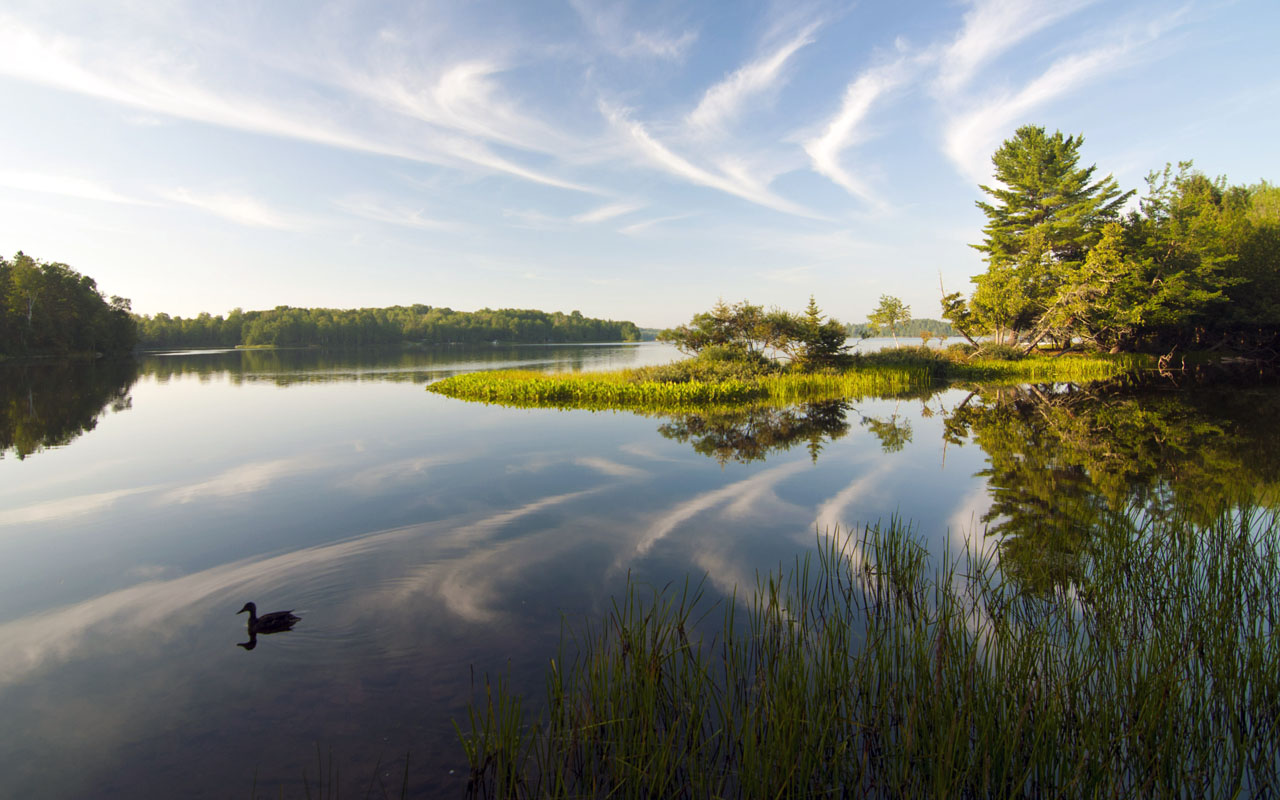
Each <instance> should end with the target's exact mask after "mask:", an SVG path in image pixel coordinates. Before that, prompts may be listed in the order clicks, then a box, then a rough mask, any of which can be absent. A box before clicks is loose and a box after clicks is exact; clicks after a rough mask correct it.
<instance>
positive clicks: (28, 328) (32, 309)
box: [0, 250, 137, 357]
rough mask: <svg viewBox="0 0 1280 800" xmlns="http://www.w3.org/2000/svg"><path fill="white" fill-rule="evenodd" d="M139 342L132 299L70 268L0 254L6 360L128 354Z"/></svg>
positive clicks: (0, 326) (0, 327)
mask: <svg viewBox="0 0 1280 800" xmlns="http://www.w3.org/2000/svg"><path fill="white" fill-rule="evenodd" d="M136 341H137V325H136V323H135V322H134V319H133V317H132V316H131V315H130V313H129V301H128V300H127V299H125V298H123V297H115V296H113V297H111V298H110V299H108V298H106V297H104V296H103V294H102V292H100V291H98V284H97V283H96V282H95V281H94V280H93V278H90V277H89V276H88V275H81V274H80V273H79V272H76V271H75V270H74V269H72V268H71V267H69V266H67V265H66V264H62V263H59V262H47V261H39V260H37V259H34V258H32V257H31V256H29V255H26V254H25V253H23V252H22V251H21V250H19V251H18V253H17V254H16V255H14V257H13V258H12V259H7V258H4V257H2V256H0V357H2V356H10V357H29V356H51V355H69V354H97V353H101V354H108V355H109V354H116V353H127V352H128V351H129V350H130V349H131V348H132V347H133V346H134V344H135V342H136Z"/></svg>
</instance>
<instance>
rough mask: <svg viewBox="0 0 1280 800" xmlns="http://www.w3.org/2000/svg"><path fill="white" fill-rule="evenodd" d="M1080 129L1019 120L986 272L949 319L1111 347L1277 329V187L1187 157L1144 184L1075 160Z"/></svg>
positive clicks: (1221, 342) (1016, 337) (1009, 338)
mask: <svg viewBox="0 0 1280 800" xmlns="http://www.w3.org/2000/svg"><path fill="white" fill-rule="evenodd" d="M1083 141H1084V139H1083V137H1081V136H1064V135H1063V134H1062V133H1061V132H1060V131H1059V132H1055V133H1054V134H1052V135H1048V134H1046V132H1045V129H1044V128H1042V127H1037V126H1034V125H1027V126H1024V127H1022V128H1019V129H1018V131H1017V132H1016V133H1015V135H1014V136H1013V138H1011V139H1009V140H1007V141H1005V142H1004V144H1003V145H1001V147H1000V148H999V149H998V150H997V151H996V152H995V154H994V155H993V156H992V164H993V165H994V167H995V177H996V179H997V180H998V181H999V184H997V185H996V186H994V187H992V186H985V185H984V186H981V187H980V188H981V189H982V191H983V192H984V193H986V194H987V195H988V198H989V199H988V200H987V201H979V202H978V204H977V205H978V207H979V208H980V209H981V210H982V212H983V214H984V215H985V216H986V218H987V222H986V225H985V226H984V228H983V233H984V238H983V240H982V242H981V243H979V244H976V245H973V247H975V248H976V249H977V250H979V251H980V252H982V253H983V255H984V257H985V260H986V262H987V270H986V272H984V273H982V274H980V275H977V276H975V277H974V278H973V283H974V290H973V293H972V294H971V295H970V296H969V297H965V296H964V295H963V294H962V293H959V292H956V293H952V294H946V293H945V289H944V290H943V291H944V296H943V317H944V318H945V319H946V320H947V321H949V322H950V323H951V324H952V325H954V326H955V327H956V329H957V330H959V331H960V332H961V333H962V334H963V335H965V336H967V337H969V338H970V339H971V340H972V339H974V338H976V337H979V336H989V337H992V338H993V339H994V340H995V342H996V343H998V344H1004V345H1008V346H1012V347H1017V348H1018V349H1020V350H1023V351H1025V352H1029V351H1030V350H1032V349H1034V348H1036V347H1037V346H1039V345H1041V344H1042V343H1050V344H1053V345H1055V346H1057V347H1060V348H1069V347H1072V346H1078V345H1085V346H1092V347H1097V348H1100V349H1104V350H1110V351H1132V350H1154V351H1160V352H1165V351H1171V350H1173V349H1175V348H1179V347H1181V348H1184V349H1186V348H1205V347H1209V348H1212V347H1220V346H1229V347H1234V348H1237V349H1241V350H1252V351H1265V350H1271V351H1272V353H1273V354H1274V353H1275V350H1276V347H1277V343H1278V340H1280V187H1277V186H1273V185H1271V184H1269V183H1267V182H1265V181H1263V182H1260V183H1256V184H1253V185H1248V186H1245V185H1228V183H1227V181H1226V179H1225V178H1222V177H1219V178H1217V179H1211V178H1209V177H1207V176H1206V175H1204V174H1203V173H1201V172H1199V171H1196V170H1194V169H1193V168H1192V163H1191V162H1189V161H1187V162H1182V163H1180V164H1178V165H1177V167H1174V166H1172V165H1166V166H1165V168H1164V169H1163V170H1162V171H1157V172H1152V173H1151V174H1150V175H1149V176H1148V178H1147V190H1146V194H1145V195H1144V196H1143V197H1141V198H1140V199H1139V200H1138V202H1137V205H1136V207H1135V208H1132V209H1131V210H1129V211H1127V212H1126V211H1125V209H1126V208H1127V207H1128V204H1129V201H1130V200H1131V198H1133V196H1134V192H1132V191H1127V192H1122V191H1121V190H1120V187H1119V185H1118V184H1117V182H1116V180H1115V178H1113V177H1112V176H1111V175H1108V176H1106V177H1105V178H1101V179H1095V177H1094V173H1095V172H1096V170H1097V167H1096V165H1094V166H1089V167H1082V166H1080V164H1079V157H1080V153H1079V151H1080V146H1081V144H1082V143H1083Z"/></svg>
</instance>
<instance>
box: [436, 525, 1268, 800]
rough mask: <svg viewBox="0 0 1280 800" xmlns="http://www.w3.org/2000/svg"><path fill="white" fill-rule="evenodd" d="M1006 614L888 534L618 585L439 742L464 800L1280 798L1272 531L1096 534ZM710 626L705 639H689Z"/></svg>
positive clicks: (967, 561) (976, 581)
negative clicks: (739, 566)
mask: <svg viewBox="0 0 1280 800" xmlns="http://www.w3.org/2000/svg"><path fill="white" fill-rule="evenodd" d="M1092 533H1093V536H1092V537H1091V538H1090V539H1089V542H1088V548H1087V553H1086V564H1085V568H1084V570H1083V571H1082V572H1081V574H1080V578H1079V580H1078V582H1077V583H1074V584H1073V585H1072V586H1071V587H1069V588H1064V589H1063V590H1062V591H1059V592H1056V593H1053V594H1050V595H1045V594H1043V593H1027V592H1025V591H1024V590H1023V589H1022V588H1021V587H1020V585H1019V584H1018V582H1016V581H1012V580H1008V579H1007V576H1005V575H1004V574H1003V573H1002V572H1001V567H1000V565H999V562H998V560H997V559H996V558H995V557H994V555H993V553H992V551H990V550H988V551H986V552H985V553H984V552H983V551H982V549H981V548H980V547H977V546H973V545H972V543H970V544H971V546H970V547H969V548H967V549H966V550H965V552H964V553H962V554H960V555H959V556H957V557H953V556H952V555H949V554H944V555H943V556H942V558H941V560H940V561H938V562H933V561H931V560H930V558H929V557H928V555H927V553H926V550H925V548H924V546H923V544H922V543H921V542H920V541H918V540H917V538H916V537H915V536H914V535H913V534H912V532H911V531H910V530H908V529H907V527H906V526H904V525H903V524H901V523H898V522H894V523H893V524H891V525H889V526H888V528H887V529H886V530H884V531H881V530H879V529H878V528H874V527H873V528H868V529H867V530H866V531H865V533H864V535H863V536H861V537H858V538H856V539H855V538H849V537H840V536H836V537H833V538H830V539H828V540H826V541H825V542H823V543H822V544H820V546H819V551H818V554H817V555H818V559H817V563H816V565H815V564H813V563H812V561H811V559H809V558H805V559H803V560H798V561H797V562H796V563H795V564H794V565H792V566H791V567H790V568H789V569H787V570H780V571H779V572H777V573H770V574H767V575H764V576H761V577H760V578H759V580H758V584H757V586H756V590H755V592H754V594H753V595H752V596H751V597H749V598H745V603H744V604H743V606H742V607H741V608H740V607H739V602H738V598H736V597H734V598H728V599H727V600H726V601H725V602H726V605H725V606H724V607H723V608H722V609H721V615H722V623H721V625H720V626H719V628H718V630H716V629H715V628H714V625H710V624H708V620H709V619H710V617H711V616H712V614H713V612H714V608H713V607H711V606H710V605H709V604H708V603H707V602H706V601H705V600H704V599H703V596H702V595H703V592H702V588H701V587H696V588H690V586H689V585H688V584H686V585H685V586H684V588H683V589H681V590H675V591H673V590H672V589H671V587H667V588H666V589H662V590H652V589H649V588H646V587H643V586H641V585H639V584H637V583H634V582H629V583H628V586H627V589H626V592H625V594H624V595H623V596H622V597H621V598H620V599H615V601H614V603H613V609H612V611H611V612H610V613H609V614H608V616H607V617H606V618H605V619H604V620H602V621H601V622H600V623H599V624H598V625H592V624H590V623H588V624H587V626H586V627H585V628H584V629H581V630H574V629H572V628H566V637H565V640H564V643H563V644H562V647H561V652H560V655H559V657H558V658H556V659H554V660H553V661H552V662H551V664H550V667H549V670H548V673H547V677H546V691H547V694H546V698H545V701H543V702H542V703H539V704H537V705H538V706H539V707H540V708H541V712H540V713H539V714H537V715H531V714H530V713H529V712H528V710H527V709H528V707H529V705H530V703H531V701H528V700H525V699H522V698H520V697H517V696H514V695H512V694H511V693H510V692H509V691H508V690H507V688H506V685H505V684H504V683H503V682H501V681H499V682H497V683H496V684H488V685H486V686H485V691H484V693H483V695H482V696H480V697H477V698H473V703H472V706H471V710H470V715H469V720H468V724H467V726H466V727H465V728H459V737H460V740H461V743H462V745H463V747H464V749H465V752H466V756H467V759H468V761H469V763H470V766H471V773H472V774H471V784H470V786H471V789H472V792H473V794H474V795H475V796H482V797H501V798H508V797H513V798H514V797H521V798H522V797H583V796H588V797H605V796H608V797H619V798H638V797H689V798H693V797H743V798H746V797H751V798H755V797H849V796H859V797H921V796H926V797H1023V796H1046V797H1048V796H1055V797H1058V796H1072V797H1094V796H1142V797H1238V796H1249V797H1253V796H1264V795H1265V794H1266V793H1268V792H1270V791H1272V790H1274V789H1275V788H1276V787H1277V786H1280V756H1278V755H1277V753H1278V752H1280V640H1278V639H1277V638H1276V625H1277V623H1278V622H1280V545H1278V542H1280V538H1278V537H1280V521H1278V520H1277V518H1276V516H1275V515H1274V514H1271V515H1259V514H1255V513H1251V512H1248V511H1236V512H1233V513H1224V514H1222V515H1221V516H1219V517H1218V518H1216V519H1215V520H1214V521H1213V522H1212V523H1211V524H1209V525H1207V526H1203V527H1197V526H1193V525H1190V524H1188V523H1186V522H1185V520H1181V519H1163V520H1155V519H1149V520H1147V521H1146V522H1145V523H1144V524H1142V525H1141V526H1137V525H1132V524H1125V523H1123V522H1121V521H1118V520H1113V522H1112V524H1111V525H1110V526H1109V527H1107V528H1105V529H1098V530H1095V531H1093V532H1092ZM707 628H711V629H712V630H713V631H714V634H713V635H710V636H707V635H706V632H707V631H706V629H707Z"/></svg>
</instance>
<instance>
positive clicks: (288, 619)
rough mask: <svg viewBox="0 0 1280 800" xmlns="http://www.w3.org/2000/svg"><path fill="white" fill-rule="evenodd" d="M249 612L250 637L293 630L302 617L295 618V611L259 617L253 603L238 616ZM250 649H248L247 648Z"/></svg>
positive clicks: (245, 606)
mask: <svg viewBox="0 0 1280 800" xmlns="http://www.w3.org/2000/svg"><path fill="white" fill-rule="evenodd" d="M246 611H248V612H249V635H250V636H251V637H252V636H255V635H256V634H259V633H279V632H281V631H287V630H291V629H292V628H293V626H294V624H295V623H297V622H298V620H300V619H302V618H301V617H297V616H294V614H293V609H289V610H288V611H272V612H271V613H270V614H263V615H262V616H258V607H257V606H256V605H254V604H253V603H245V604H244V608H242V609H240V610H239V611H237V612H236V613H237V614H243V613H244V612H246ZM246 649H248V648H246Z"/></svg>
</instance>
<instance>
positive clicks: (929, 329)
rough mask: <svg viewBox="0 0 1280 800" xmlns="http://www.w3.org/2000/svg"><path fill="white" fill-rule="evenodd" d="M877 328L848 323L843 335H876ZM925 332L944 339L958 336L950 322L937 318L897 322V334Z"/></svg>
mask: <svg viewBox="0 0 1280 800" xmlns="http://www.w3.org/2000/svg"><path fill="white" fill-rule="evenodd" d="M879 333H880V331H879V328H877V327H876V326H875V325H872V324H870V323H868V322H860V323H850V324H849V325H846V326H845V335H846V336H852V337H854V338H867V337H869V336H878V335H879ZM925 333H929V334H932V335H933V336H935V337H937V338H939V339H945V338H947V337H949V336H958V335H959V332H958V331H957V330H956V329H955V328H954V327H952V325H951V324H950V323H947V322H943V321H941V320H937V319H920V318H916V319H909V320H907V321H906V322H901V323H899V324H898V335H899V336H921V335H923V334H925Z"/></svg>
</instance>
